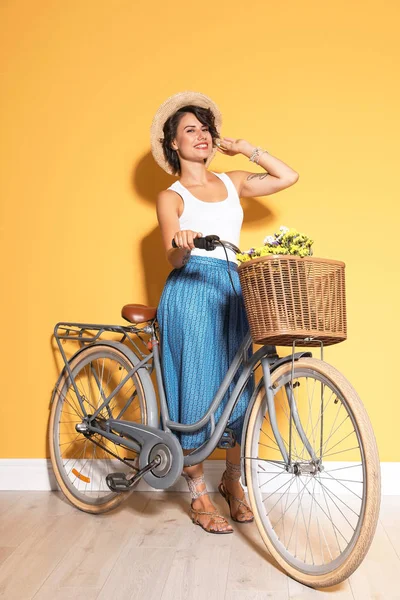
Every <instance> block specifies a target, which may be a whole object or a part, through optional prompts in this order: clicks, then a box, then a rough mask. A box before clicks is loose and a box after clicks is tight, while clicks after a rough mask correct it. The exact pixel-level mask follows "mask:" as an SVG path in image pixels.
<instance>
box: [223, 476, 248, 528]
mask: <svg viewBox="0 0 400 600" xmlns="http://www.w3.org/2000/svg"><path fill="white" fill-rule="evenodd" d="M235 467H236V465H235ZM235 470H236V469H235ZM238 474H239V476H237V475H236V474H235V476H234V477H229V476H228V475H227V472H226V471H224V472H223V474H222V479H221V483H220V484H219V486H218V491H219V493H220V494H221V496H223V497H224V498H225V500H226V501H227V503H228V506H229V512H230V515H231V519H232V521H235V522H236V523H252V522H253V521H254V515H253V516H252V517H251V519H244V520H240V519H236V518H235V517H234V516H233V515H232V508H231V500H236V502H238V503H239V505H240V504H242V505H243V506H244V507H245V508H246V509H247V510H249V511H250V512H252V510H251V507H250V506H249V505H248V504H247V503H246V502H245V500H244V498H245V495H244V492H243V498H242V499H240V498H236V496H234V495H233V494H231V493H230V492H228V490H227V489H226V487H225V486H224V484H223V480H224V478H226V479H230V480H231V481H238V480H239V478H240V467H239V470H238ZM241 514H243V513H241Z"/></svg>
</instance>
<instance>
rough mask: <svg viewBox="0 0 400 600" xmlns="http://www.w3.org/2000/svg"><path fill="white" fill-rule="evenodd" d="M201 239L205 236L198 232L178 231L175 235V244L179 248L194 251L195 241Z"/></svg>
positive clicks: (189, 230)
mask: <svg viewBox="0 0 400 600" xmlns="http://www.w3.org/2000/svg"><path fill="white" fill-rule="evenodd" d="M199 237H203V234H202V233H199V232H198V231H192V230H191V229H183V230H182V231H177V232H176V233H175V235H174V242H175V244H176V245H177V247H178V248H185V249H186V250H193V248H194V247H195V245H194V243H193V240H194V239H195V238H199Z"/></svg>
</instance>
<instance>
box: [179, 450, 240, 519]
mask: <svg viewBox="0 0 400 600" xmlns="http://www.w3.org/2000/svg"><path fill="white" fill-rule="evenodd" d="M189 452H191V450H183V453H184V454H189ZM183 470H184V472H185V473H186V474H187V475H188V476H189V477H191V478H192V479H194V478H196V477H201V476H202V475H203V474H204V469H203V463H199V464H198V465H194V466H193V467H185V468H184V469H183ZM205 489H206V485H205V483H203V482H201V483H198V484H197V485H196V492H202V491H204V490H205ZM192 506H193V508H194V509H195V510H201V511H205V512H215V511H216V510H217V509H216V507H215V506H214V504H213V503H212V502H211V499H210V497H209V495H208V494H204V495H203V496H200V497H199V498H194V499H193V500H192ZM198 520H199V521H200V522H201V524H202V525H203V526H204V527H206V528H209V527H210V525H211V527H212V529H218V531H233V528H232V527H231V525H229V523H228V521H226V520H224V521H222V520H221V519H212V517H211V516H210V515H199V516H198Z"/></svg>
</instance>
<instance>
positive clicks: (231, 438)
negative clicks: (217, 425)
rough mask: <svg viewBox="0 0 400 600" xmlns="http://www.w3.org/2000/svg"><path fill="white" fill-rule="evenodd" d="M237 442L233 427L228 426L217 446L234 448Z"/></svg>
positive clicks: (223, 448)
mask: <svg viewBox="0 0 400 600" xmlns="http://www.w3.org/2000/svg"><path fill="white" fill-rule="evenodd" d="M235 444H236V435H235V432H234V431H233V429H230V428H229V427H226V429H225V431H224V433H223V434H222V437H221V439H220V440H219V442H218V444H217V448H221V449H222V450H225V449H226V448H233V447H234V446H235Z"/></svg>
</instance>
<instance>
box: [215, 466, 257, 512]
mask: <svg viewBox="0 0 400 600" xmlns="http://www.w3.org/2000/svg"><path fill="white" fill-rule="evenodd" d="M239 479H240V465H233V464H232V463H229V461H227V469H226V470H225V471H224V472H223V474H222V479H221V483H220V484H219V486H218V490H219V492H220V494H221V495H222V496H223V497H224V498H225V500H226V501H227V503H228V505H229V509H230V513H231V518H232V519H233V520H234V521H237V522H238V523H252V522H253V521H254V514H253V512H252V510H251V508H250V506H249V505H248V504H247V502H246V498H245V494H244V490H243V488H242V486H241V484H240V481H239Z"/></svg>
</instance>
